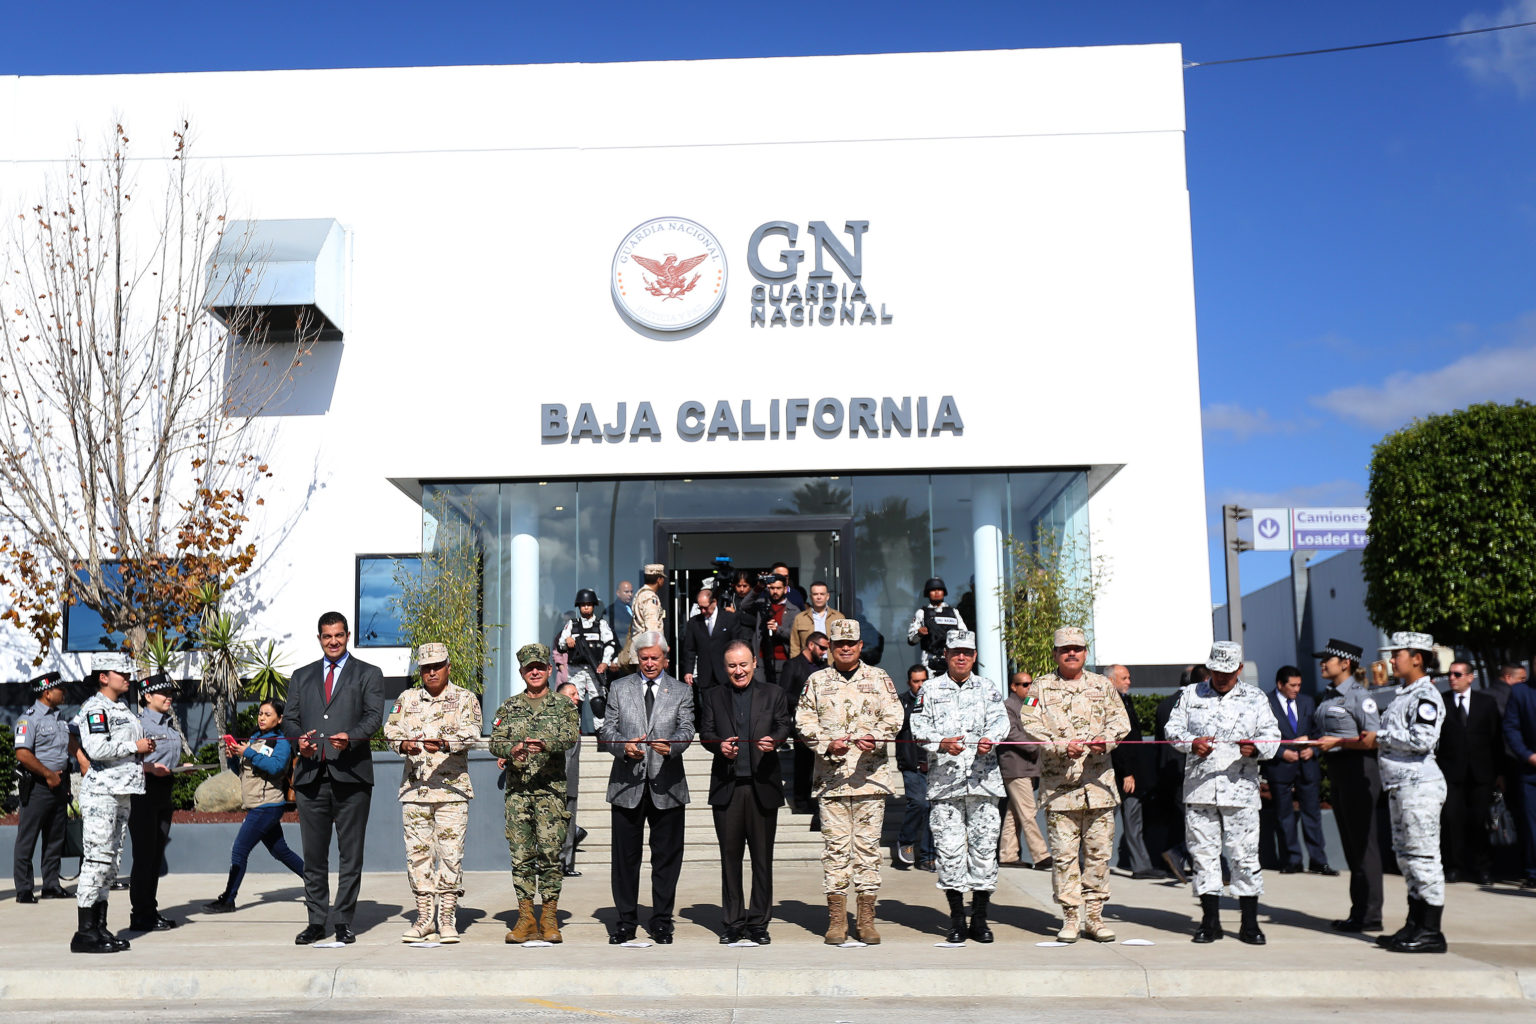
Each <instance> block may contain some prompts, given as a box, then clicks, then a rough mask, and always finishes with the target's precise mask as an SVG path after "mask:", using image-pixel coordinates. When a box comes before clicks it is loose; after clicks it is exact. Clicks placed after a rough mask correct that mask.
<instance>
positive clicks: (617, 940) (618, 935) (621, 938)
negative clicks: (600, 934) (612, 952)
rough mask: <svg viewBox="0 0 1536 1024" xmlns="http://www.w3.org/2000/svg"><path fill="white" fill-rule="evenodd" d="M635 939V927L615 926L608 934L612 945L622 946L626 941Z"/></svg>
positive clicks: (609, 943)
mask: <svg viewBox="0 0 1536 1024" xmlns="http://www.w3.org/2000/svg"><path fill="white" fill-rule="evenodd" d="M634 941H635V930H634V929H633V928H615V929H614V930H613V931H612V932H611V933H610V934H609V935H608V945H610V946H622V945H623V944H624V943H626V942H634Z"/></svg>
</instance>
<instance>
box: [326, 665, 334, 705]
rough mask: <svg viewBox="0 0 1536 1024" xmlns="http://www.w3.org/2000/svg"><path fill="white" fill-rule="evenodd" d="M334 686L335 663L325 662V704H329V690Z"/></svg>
mask: <svg viewBox="0 0 1536 1024" xmlns="http://www.w3.org/2000/svg"><path fill="white" fill-rule="evenodd" d="M335 685H336V663H335V662H334V661H327V662H326V663H325V702H326V703H327V704H329V703H330V702H331V690H332V689H333V688H334V687H335Z"/></svg>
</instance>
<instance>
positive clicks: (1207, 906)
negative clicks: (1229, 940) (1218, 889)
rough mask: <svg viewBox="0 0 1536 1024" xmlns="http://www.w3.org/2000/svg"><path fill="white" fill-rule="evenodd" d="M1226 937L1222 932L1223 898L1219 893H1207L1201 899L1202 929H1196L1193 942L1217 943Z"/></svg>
mask: <svg viewBox="0 0 1536 1024" xmlns="http://www.w3.org/2000/svg"><path fill="white" fill-rule="evenodd" d="M1225 935H1226V932H1224V931H1222V930H1221V896H1220V894H1218V893H1214V892H1211V893H1206V894H1205V895H1204V896H1201V897H1200V927H1198V928H1196V929H1195V937H1194V938H1193V939H1190V941H1191V942H1215V941H1216V940H1217V939H1219V938H1222V937H1223V936H1225Z"/></svg>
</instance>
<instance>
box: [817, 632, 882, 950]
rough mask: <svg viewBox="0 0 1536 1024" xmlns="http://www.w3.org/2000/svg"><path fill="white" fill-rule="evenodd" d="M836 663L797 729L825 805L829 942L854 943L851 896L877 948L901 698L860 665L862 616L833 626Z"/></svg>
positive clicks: (862, 931)
mask: <svg viewBox="0 0 1536 1024" xmlns="http://www.w3.org/2000/svg"><path fill="white" fill-rule="evenodd" d="M827 632H828V636H829V639H830V640H831V643H832V665H831V667H829V668H824V669H822V670H820V671H819V672H816V673H814V674H813V675H812V676H811V677H810V678H809V679H807V680H806V682H805V690H804V692H803V693H802V694H801V695H800V704H799V706H798V707H797V708H796V709H795V727H796V729H797V730H798V731H799V733H800V736H801V738H802V739H804V740H805V743H806V745H807V746H809V747H810V748H811V749H812V750H814V751H815V752H816V773H815V779H814V786H815V793H816V797H817V798H818V799H819V800H820V801H821V838H822V842H823V846H822V854H821V866H822V870H823V873H824V876H825V884H824V888H825V890H826V894H827V934H826V937H825V938H826V942H827V944H828V945H831V946H838V945H842V944H843V943H844V942H846V941H847V940H848V916H847V914H848V911H847V906H848V905H847V896H846V895H844V890H846V889H847V888H848V886H849V884H850V883H851V884H852V885H853V889H854V893H855V895H856V896H857V899H858V922H857V923H858V932H859V939H860V941H862V942H864V943H867V944H869V945H875V944H877V943H878V942H879V941H880V935H879V933H878V932H876V931H875V894H876V893H877V892H878V891H879V890H880V829H881V827H882V825H883V824H884V822H885V799H886V797H888V796H890V795H891V794H892V792H893V790H894V785H895V775H894V772H893V770H892V768H891V763H890V762H891V758H890V751H889V750H888V749H887V748H886V742H887V741H889V740H893V739H895V738H896V734H897V733H898V732H900V731H901V725H902V718H903V716H902V711H901V701H900V700H898V699H897V697H896V684H895V683H893V682H891V677H890V676H888V675H886V674H885V672H884V671H882V670H881V669H878V668H876V667H874V666H873V665H866V664H864V663H863V662H862V661H860V660H859V658H860V655H861V654H862V653H863V650H864V644H863V643H862V642H860V640H859V623H858V620H856V619H839V620H838V621H837V622H834V623H832V624H831V625H829V626H828V627H827Z"/></svg>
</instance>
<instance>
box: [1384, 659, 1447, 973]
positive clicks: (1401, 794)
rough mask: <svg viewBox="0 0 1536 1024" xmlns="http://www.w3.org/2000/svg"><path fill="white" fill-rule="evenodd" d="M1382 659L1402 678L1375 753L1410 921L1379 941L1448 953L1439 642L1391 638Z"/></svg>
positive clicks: (1397, 948) (1403, 949)
mask: <svg viewBox="0 0 1536 1024" xmlns="http://www.w3.org/2000/svg"><path fill="white" fill-rule="evenodd" d="M1381 653H1383V654H1391V655H1392V672H1393V674H1394V675H1396V676H1397V678H1398V679H1400V680H1402V685H1401V686H1400V687H1399V688H1398V691H1397V696H1396V698H1394V699H1393V701H1392V703H1391V704H1389V705H1388V706H1387V709H1386V710H1385V711H1383V712H1382V713H1381V729H1380V731H1379V732H1377V733H1376V749H1377V751H1379V753H1380V764H1381V784H1382V787H1383V788H1384V789H1386V791H1387V810H1388V812H1389V813H1390V814H1391V815H1392V851H1393V852H1394V853H1396V854H1397V866H1398V867H1399V868H1401V869H1402V872H1403V881H1405V882H1407V883H1408V921H1407V923H1406V924H1404V925H1403V927H1402V928H1401V929H1399V930H1398V932H1397V933H1396V934H1395V935H1391V936H1386V935H1383V936H1380V937H1378V938H1377V940H1376V942H1377V944H1378V945H1381V946H1384V947H1386V948H1387V949H1389V950H1391V951H1392V952H1394V953H1444V952H1445V935H1444V934H1443V933H1442V932H1441V931H1440V915H1441V913H1442V912H1443V911H1444V910H1445V870H1444V868H1443V866H1442V865H1441V863H1440V809H1441V808H1442V807H1443V806H1444V805H1445V776H1444V775H1442V774H1441V773H1440V766H1439V765H1438V764H1437V763H1436V762H1435V745H1436V744H1437V743H1439V742H1440V728H1441V726H1443V725H1444V724H1445V704H1444V702H1443V701H1442V700H1441V699H1440V693H1439V691H1437V690H1436V689H1435V684H1434V680H1433V679H1432V678H1431V676H1430V674H1429V669H1430V666H1432V665H1434V664H1435V663H1436V656H1435V641H1434V639H1433V638H1432V637H1431V636H1430V635H1429V634H1428V633H1393V634H1392V642H1391V643H1390V644H1388V645H1387V646H1386V647H1383V648H1382V649H1381Z"/></svg>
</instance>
